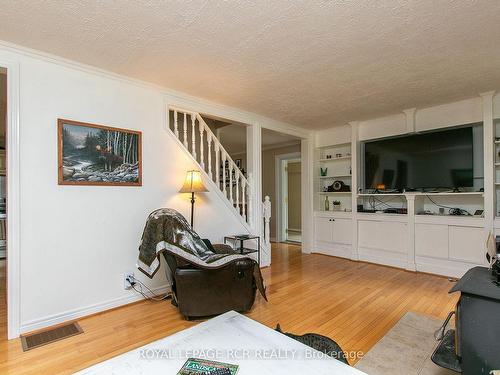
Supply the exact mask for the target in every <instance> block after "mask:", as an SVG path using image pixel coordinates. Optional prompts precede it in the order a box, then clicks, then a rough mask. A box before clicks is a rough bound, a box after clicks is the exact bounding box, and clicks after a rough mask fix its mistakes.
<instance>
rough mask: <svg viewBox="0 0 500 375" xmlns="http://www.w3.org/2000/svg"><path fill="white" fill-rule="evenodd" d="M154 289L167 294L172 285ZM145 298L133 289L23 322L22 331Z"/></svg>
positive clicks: (156, 291)
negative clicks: (93, 302) (106, 299)
mask: <svg viewBox="0 0 500 375" xmlns="http://www.w3.org/2000/svg"><path fill="white" fill-rule="evenodd" d="M152 291H153V292H154V294H156V295H160V294H165V293H167V292H169V291H170V285H163V286H160V287H157V288H152ZM143 298H144V297H142V296H141V295H140V294H138V293H136V292H134V291H133V290H131V291H130V295H128V296H123V297H119V298H116V299H112V300H109V301H105V302H100V303H97V304H95V305H90V306H85V307H80V308H77V309H73V310H68V311H65V312H62V313H59V314H54V315H49V316H46V317H43V318H39V319H33V320H30V321H27V322H22V323H21V327H20V333H25V332H31V331H35V330H38V329H42V328H46V327H50V326H53V325H56V324H61V323H64V322H67V321H71V320H75V319H78V318H82V317H85V316H87V315H92V314H95V313H99V312H102V311H106V310H109V309H113V308H115V307H120V306H123V305H127V304H129V303H132V302H136V301H139V300H141V299H143Z"/></svg>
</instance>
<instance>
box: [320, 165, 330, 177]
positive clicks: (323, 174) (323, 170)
mask: <svg viewBox="0 0 500 375" xmlns="http://www.w3.org/2000/svg"><path fill="white" fill-rule="evenodd" d="M319 173H320V175H321V177H325V176H326V174H327V173H328V168H325V169H323V168H321V167H320V168H319Z"/></svg>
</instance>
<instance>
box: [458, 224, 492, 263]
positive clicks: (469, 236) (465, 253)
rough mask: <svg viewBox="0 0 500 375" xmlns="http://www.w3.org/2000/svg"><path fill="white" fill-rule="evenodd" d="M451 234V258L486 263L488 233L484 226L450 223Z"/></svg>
mask: <svg viewBox="0 0 500 375" xmlns="http://www.w3.org/2000/svg"><path fill="white" fill-rule="evenodd" d="M449 236H450V259H453V260H461V261H465V262H469V263H474V264H484V262H485V253H486V248H485V242H486V235H485V232H484V229H483V228H471V227H460V226H455V225H450V226H449Z"/></svg>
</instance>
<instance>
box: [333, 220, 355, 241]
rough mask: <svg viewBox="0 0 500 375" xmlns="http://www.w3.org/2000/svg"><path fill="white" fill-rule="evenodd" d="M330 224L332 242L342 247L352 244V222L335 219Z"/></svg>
mask: <svg viewBox="0 0 500 375" xmlns="http://www.w3.org/2000/svg"><path fill="white" fill-rule="evenodd" d="M332 224H333V231H332V241H333V242H334V243H338V244H342V245H350V244H352V220H350V219H335V221H332Z"/></svg>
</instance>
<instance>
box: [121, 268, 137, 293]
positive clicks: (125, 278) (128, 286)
mask: <svg viewBox="0 0 500 375" xmlns="http://www.w3.org/2000/svg"><path fill="white" fill-rule="evenodd" d="M130 280H132V281H134V280H135V277H134V273H133V272H132V271H127V272H125V273H124V274H123V288H124V289H125V290H129V289H132V284H130Z"/></svg>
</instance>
